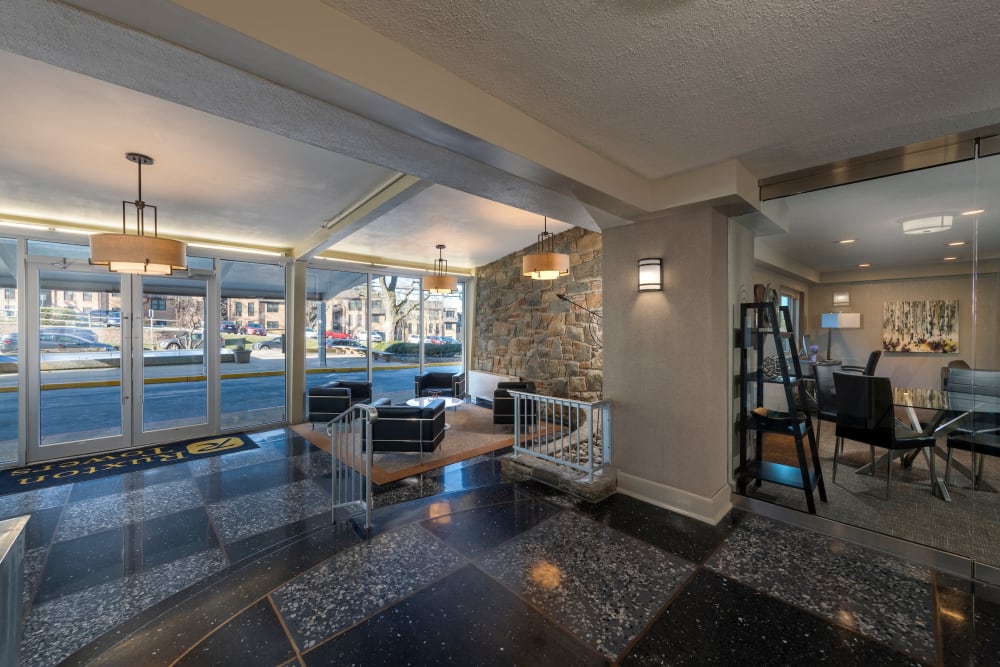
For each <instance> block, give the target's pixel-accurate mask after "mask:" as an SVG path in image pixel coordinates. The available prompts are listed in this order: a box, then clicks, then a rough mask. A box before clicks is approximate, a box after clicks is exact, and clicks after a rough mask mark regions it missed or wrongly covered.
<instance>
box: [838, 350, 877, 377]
mask: <svg viewBox="0 0 1000 667" xmlns="http://www.w3.org/2000/svg"><path fill="white" fill-rule="evenodd" d="M881 358H882V350H873V351H872V353H871V354H869V355H868V361H866V362H865V365H864V366H844V372H845V373H860V374H862V375H875V367H876V366H878V360H879V359H881Z"/></svg>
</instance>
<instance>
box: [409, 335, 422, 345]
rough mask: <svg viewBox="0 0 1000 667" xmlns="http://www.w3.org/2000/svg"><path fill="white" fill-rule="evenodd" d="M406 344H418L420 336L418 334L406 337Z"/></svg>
mask: <svg viewBox="0 0 1000 667" xmlns="http://www.w3.org/2000/svg"><path fill="white" fill-rule="evenodd" d="M406 342H407V343H419V342H420V336H419V335H418V334H410V335H409V336H407V337H406Z"/></svg>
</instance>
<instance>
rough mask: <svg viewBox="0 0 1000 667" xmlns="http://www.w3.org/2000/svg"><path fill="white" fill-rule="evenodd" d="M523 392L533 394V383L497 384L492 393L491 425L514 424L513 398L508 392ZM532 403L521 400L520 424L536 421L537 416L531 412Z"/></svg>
mask: <svg viewBox="0 0 1000 667" xmlns="http://www.w3.org/2000/svg"><path fill="white" fill-rule="evenodd" d="M510 389H513V390H515V391H523V392H527V393H529V394H534V393H535V383H534V382H498V383H497V388H496V390H495V391H494V392H493V425H494V426H496V425H497V424H513V423H514V403H515V400H514V397H513V396H511V395H510V393H509V391H508V390H510ZM532 405H533V404H532V403H531V402H530V401H526V400H524V399H522V400H521V423H522V424H533V423H535V422H536V421H538V415H536V414H535V413H534V412H533V411H532V409H531V408H532Z"/></svg>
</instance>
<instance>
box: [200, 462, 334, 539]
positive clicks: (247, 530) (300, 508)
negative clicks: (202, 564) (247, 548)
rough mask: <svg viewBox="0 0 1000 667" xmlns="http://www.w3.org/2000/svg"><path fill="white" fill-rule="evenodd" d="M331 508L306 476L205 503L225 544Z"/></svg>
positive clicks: (326, 497)
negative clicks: (294, 480) (301, 478)
mask: <svg viewBox="0 0 1000 667" xmlns="http://www.w3.org/2000/svg"><path fill="white" fill-rule="evenodd" d="M299 475H302V473H301V472H299ZM330 511H331V509H330V495H329V493H325V492H324V491H323V489H322V488H320V486H319V485H317V484H315V483H313V481H312V480H309V479H305V480H302V481H297V482H295V483H293V484H281V485H278V486H270V487H268V488H266V489H265V490H263V491H258V492H256V493H249V494H244V495H238V496H235V497H231V498H227V499H226V500H225V501H223V502H217V503H214V504H210V505H208V513H209V515H210V516H211V517H212V521H214V522H215V526H216V528H217V529H218V531H219V537H220V538H221V539H222V541H223V542H225V543H227V544H228V543H230V542H235V541H237V540H241V539H245V538H247V537H250V536H251V535H257V534H259V533H264V532H266V531H268V530H272V529H274V528H278V527H280V526H284V525H287V524H290V523H293V522H295V521H302V520H304V519H307V518H309V517H311V516H316V515H318V514H323V513H329V512H330Z"/></svg>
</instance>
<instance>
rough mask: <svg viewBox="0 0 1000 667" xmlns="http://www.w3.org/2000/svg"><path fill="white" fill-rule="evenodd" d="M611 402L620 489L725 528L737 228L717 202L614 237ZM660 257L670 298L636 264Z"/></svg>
mask: <svg viewBox="0 0 1000 667" xmlns="http://www.w3.org/2000/svg"><path fill="white" fill-rule="evenodd" d="M603 236H604V269H603V272H604V362H605V363H604V396H605V398H609V399H611V401H612V414H613V420H612V421H613V424H612V443H613V456H612V460H613V463H614V464H615V465H616V466H617V467H618V488H619V491H620V492H623V493H627V494H629V495H633V496H635V497H638V498H642V499H644V500H647V501H649V502H652V503H654V504H657V505H661V506H664V507H669V508H671V509H673V510H675V511H678V512H681V513H683V514H687V515H689V516H692V517H695V518H697V519H700V520H702V521H706V522H709V523H716V522H717V521H719V520H720V519H721V518H722V517H723V516H724V515H725V513H726V512H727V511H728V510H729V509H730V508H731V502H730V493H731V489H730V485H729V464H728V461H727V456H728V447H729V446H728V442H729V434H730V432H731V427H730V416H729V415H730V409H731V405H730V403H731V398H730V387H731V386H732V378H731V375H730V373H731V371H730V368H729V367H730V360H731V359H732V349H731V347H730V345H731V343H730V340H731V336H732V334H731V331H730V329H731V324H730V306H729V302H730V289H731V288H730V280H729V268H728V265H729V255H728V246H729V220H728V218H727V217H726V216H725V215H723V214H721V213H719V212H717V211H716V210H715V209H713V208H712V207H710V206H709V205H703V206H697V207H689V208H685V209H683V210H678V211H676V212H671V213H665V214H664V215H663V216H662V217H658V218H656V219H651V220H647V221H644V222H638V223H635V224H632V225H625V226H622V227H617V228H614V229H609V230H607V231H605V232H604V235H603ZM642 257H662V258H663V274H664V288H663V291H662V292H644V293H639V292H638V291H637V276H638V269H637V261H638V260H639V259H640V258H642Z"/></svg>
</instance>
